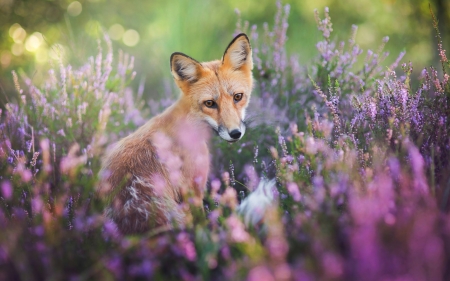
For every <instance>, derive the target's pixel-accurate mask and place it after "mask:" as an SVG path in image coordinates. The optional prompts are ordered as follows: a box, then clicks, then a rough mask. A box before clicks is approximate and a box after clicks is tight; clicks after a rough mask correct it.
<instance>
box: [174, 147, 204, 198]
mask: <svg viewBox="0 0 450 281" xmlns="http://www.w3.org/2000/svg"><path fill="white" fill-rule="evenodd" d="M181 158H182V166H181V173H182V175H183V181H184V182H185V183H186V184H187V185H188V186H189V187H191V188H193V189H194V192H195V193H196V194H197V195H203V193H204V190H205V188H206V181H207V179H208V174H209V165H210V160H209V151H208V148H207V146H206V144H205V145H204V146H202V147H200V148H197V149H193V150H192V151H187V152H186V153H183V154H182V155H181Z"/></svg>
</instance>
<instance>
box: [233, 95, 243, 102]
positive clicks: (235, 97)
mask: <svg viewBox="0 0 450 281" xmlns="http://www.w3.org/2000/svg"><path fill="white" fill-rule="evenodd" d="M243 96H244V94H242V93H239V94H235V95H234V97H233V99H234V101H235V102H238V101H240V100H241V99H242V97H243Z"/></svg>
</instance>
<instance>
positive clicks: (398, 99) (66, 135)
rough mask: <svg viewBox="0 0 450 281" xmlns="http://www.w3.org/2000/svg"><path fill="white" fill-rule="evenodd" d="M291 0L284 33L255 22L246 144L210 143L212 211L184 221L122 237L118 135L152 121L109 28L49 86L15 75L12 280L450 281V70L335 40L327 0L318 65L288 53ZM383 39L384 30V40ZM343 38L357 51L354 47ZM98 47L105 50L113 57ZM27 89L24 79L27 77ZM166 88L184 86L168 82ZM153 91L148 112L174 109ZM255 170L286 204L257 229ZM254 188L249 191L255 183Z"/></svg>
mask: <svg viewBox="0 0 450 281" xmlns="http://www.w3.org/2000/svg"><path fill="white" fill-rule="evenodd" d="M289 12H290V9H289V6H282V5H281V4H280V3H278V12H277V14H276V17H275V24H274V26H273V28H272V29H271V28H269V26H268V25H264V26H263V31H262V32H259V31H258V29H257V26H252V27H249V24H248V23H244V24H242V22H240V24H238V28H237V29H238V30H237V32H238V31H246V32H248V33H249V34H250V38H251V42H252V45H253V52H254V62H255V71H254V76H255V78H256V87H255V94H254V96H253V97H252V101H251V108H249V110H248V112H249V113H252V116H250V119H251V124H250V127H252V128H251V129H250V130H249V131H248V132H247V134H246V136H245V139H246V141H245V142H243V143H241V144H234V145H228V144H223V143H219V142H218V140H216V139H214V140H213V141H212V147H211V151H212V153H213V159H214V162H213V173H212V175H211V178H210V184H209V187H208V194H207V196H206V198H205V213H206V218H204V217H203V218H202V217H201V216H199V217H198V218H197V220H196V223H195V224H191V225H188V227H187V228H186V229H177V230H173V231H167V232H163V233H148V234H145V235H140V236H137V235H136V236H125V237H124V236H121V235H120V234H118V233H117V232H116V231H115V226H114V224H113V223H112V222H110V221H106V220H105V219H104V217H103V216H102V209H103V206H102V205H103V203H102V202H100V200H98V198H96V196H95V186H96V183H97V172H98V170H99V168H100V159H101V156H102V154H103V151H104V150H105V149H107V145H109V144H111V143H113V142H115V141H117V140H118V139H119V138H121V137H123V136H125V135H127V134H128V133H129V132H130V131H132V130H133V129H135V128H136V127H137V126H139V125H141V124H142V123H143V120H144V118H143V116H142V115H143V114H144V113H143V111H142V110H140V109H142V105H141V104H139V105H138V104H136V102H135V100H140V99H141V98H142V89H140V90H138V93H137V94H135V95H133V93H132V90H131V89H130V88H129V87H128V83H129V81H130V80H131V79H133V78H134V76H135V73H134V72H133V70H132V69H133V59H132V58H131V57H129V56H127V55H124V54H122V53H119V58H118V60H117V62H115V63H114V62H113V61H114V60H113V52H112V49H111V45H110V41H109V39H108V38H107V37H105V39H104V40H103V42H99V52H98V54H97V56H95V57H91V58H89V59H88V62H87V63H86V64H85V65H83V66H81V67H79V68H73V67H71V66H70V65H68V66H65V65H64V63H63V62H60V64H59V66H58V68H57V70H50V71H49V72H48V75H47V77H46V79H45V80H44V82H43V83H42V85H39V86H37V85H34V84H33V82H32V81H31V79H29V78H28V77H27V76H26V75H25V74H23V73H21V75H20V78H19V77H18V75H16V74H15V73H14V74H13V76H14V83H15V85H16V90H17V93H18V97H19V98H18V100H19V102H18V103H9V104H8V105H7V108H6V110H5V112H3V116H2V118H3V119H2V123H1V125H0V159H1V162H0V163H1V164H0V170H1V178H0V194H1V197H0V227H1V229H2V232H1V233H0V279H9V280H41V279H49V280H50V279H56V280H66V279H67V280H114V279H118V280H123V279H127V280H128V279H138V280H140V279H144V280H145V279H150V280H229V279H233V280H234V279H237V280H241V279H247V280H261V279H262V280H292V279H296V280H317V279H318V280H363V279H364V280H380V279H388V280H390V279H400V278H401V279H404V280H446V279H448V278H450V271H449V269H448V267H446V265H447V264H448V263H449V261H450V250H449V249H450V248H449V246H450V245H449V244H448V241H450V217H449V214H448V209H449V205H450V204H449V194H450V185H449V184H448V182H449V180H450V178H449V176H448V175H449V174H450V173H449V172H450V171H449V151H450V149H449V147H448V146H449V143H450V142H449V141H450V138H449V129H450V126H449V120H448V115H449V104H448V99H449V96H450V86H449V76H448V73H447V71H448V67H449V63H448V60H447V58H446V55H445V51H444V49H443V47H442V44H441V42H439V44H441V45H439V52H440V54H441V58H440V59H441V62H442V73H441V74H440V73H439V72H438V71H436V70H435V69H434V68H428V69H424V70H423V71H422V72H421V75H420V81H418V82H417V84H419V85H420V86H419V87H418V88H417V89H413V87H414V86H413V85H414V83H413V82H414V81H412V80H413V79H415V78H414V77H413V76H412V71H413V70H412V66H411V64H410V63H403V64H402V69H403V71H401V70H398V71H396V68H397V64H399V63H400V60H401V56H400V57H399V58H398V59H397V60H396V62H395V63H394V64H393V65H390V66H389V67H387V68H386V67H384V66H383V65H382V61H383V58H384V57H385V54H383V53H382V48H381V47H378V48H377V51H370V50H369V51H367V52H366V54H365V58H364V59H362V60H361V55H363V54H364V51H363V50H362V49H361V48H360V47H359V46H358V45H357V44H356V42H355V36H354V34H355V32H356V30H357V28H356V27H355V26H353V27H352V33H353V35H351V37H350V40H349V42H348V44H344V43H342V42H335V41H333V40H331V39H330V38H331V37H330V35H331V32H332V25H331V19H330V17H329V15H328V10H325V17H324V18H323V19H321V18H320V17H319V15H318V14H316V17H317V23H318V28H319V30H320V31H321V32H322V35H323V36H322V39H321V41H319V43H318V44H317V49H318V51H319V56H318V58H316V59H315V60H314V61H313V62H312V64H311V65H310V66H309V68H306V67H302V66H301V65H300V64H299V62H298V55H297V54H293V55H288V52H287V51H286V48H285V43H286V38H287V37H286V31H287V28H288V25H287V16H288V14H289ZM385 43H386V40H383V42H382V46H384V44H385ZM345 45H347V48H346V47H345ZM102 46H106V47H107V52H106V56H105V57H104V56H103V52H102V48H101V47H102ZM23 85H25V87H23ZM168 93H169V94H168V96H169V97H170V96H173V95H172V94H171V93H170V90H168ZM170 102H171V100H170V98H166V99H163V100H153V101H151V105H152V106H151V108H150V110H151V114H155V113H157V112H158V111H159V110H161V108H163V107H165V106H166V105H167V104H170ZM258 175H265V176H268V177H272V176H274V177H276V180H277V190H276V192H275V193H276V195H277V198H278V199H277V202H276V204H274V206H273V207H271V208H270V209H268V210H267V211H266V213H265V215H264V220H263V223H262V224H260V225H256V226H249V227H246V226H245V225H244V223H243V222H242V220H241V218H240V217H239V216H238V215H237V214H236V212H235V209H236V207H237V205H238V201H239V200H240V199H242V198H244V197H245V195H246V193H248V192H249V191H250V190H253V189H254V187H255V186H256V185H257V182H258V180H259V176H258ZM243 186H245V187H243Z"/></svg>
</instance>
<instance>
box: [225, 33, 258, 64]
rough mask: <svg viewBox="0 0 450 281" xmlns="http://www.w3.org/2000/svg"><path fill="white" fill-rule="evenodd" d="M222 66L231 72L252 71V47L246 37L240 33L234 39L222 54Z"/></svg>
mask: <svg viewBox="0 0 450 281" xmlns="http://www.w3.org/2000/svg"><path fill="white" fill-rule="evenodd" d="M222 65H223V66H225V67H229V68H231V69H233V70H243V71H246V70H248V71H251V70H252V69H253V59H252V47H251V46H250V41H249V40H248V37H247V35H245V34H244V33H241V34H239V35H237V36H236V37H234V39H233V41H231V43H230V44H229V45H228V47H227V49H226V50H225V53H224V54H223V59H222Z"/></svg>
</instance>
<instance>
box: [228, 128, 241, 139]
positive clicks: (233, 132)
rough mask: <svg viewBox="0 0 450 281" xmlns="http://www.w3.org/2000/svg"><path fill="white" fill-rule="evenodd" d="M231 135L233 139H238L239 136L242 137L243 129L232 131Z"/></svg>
mask: <svg viewBox="0 0 450 281" xmlns="http://www.w3.org/2000/svg"><path fill="white" fill-rule="evenodd" d="M230 137H232V138H233V139H235V140H237V139H238V138H240V137H241V131H239V130H233V131H231V132H230Z"/></svg>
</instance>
